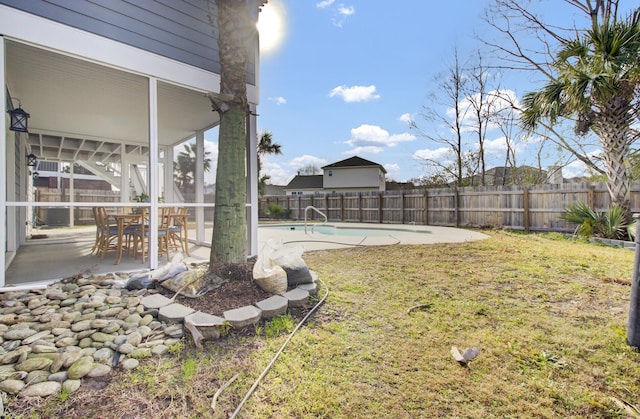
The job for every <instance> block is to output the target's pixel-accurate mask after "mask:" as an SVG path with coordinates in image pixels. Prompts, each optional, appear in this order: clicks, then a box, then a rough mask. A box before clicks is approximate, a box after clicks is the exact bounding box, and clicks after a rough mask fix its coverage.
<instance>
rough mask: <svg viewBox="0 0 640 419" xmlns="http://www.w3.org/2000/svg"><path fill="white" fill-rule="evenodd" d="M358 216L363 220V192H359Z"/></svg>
mask: <svg viewBox="0 0 640 419" xmlns="http://www.w3.org/2000/svg"><path fill="white" fill-rule="evenodd" d="M358 216H359V217H360V222H362V192H358Z"/></svg>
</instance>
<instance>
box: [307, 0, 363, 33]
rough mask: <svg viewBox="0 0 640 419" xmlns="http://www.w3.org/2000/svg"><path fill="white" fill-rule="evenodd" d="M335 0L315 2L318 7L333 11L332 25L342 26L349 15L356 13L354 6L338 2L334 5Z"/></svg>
mask: <svg viewBox="0 0 640 419" xmlns="http://www.w3.org/2000/svg"><path fill="white" fill-rule="evenodd" d="M334 3H335V0H322V1H319V2H318V3H316V7H317V8H318V9H328V10H330V11H331V12H332V13H333V17H332V18H331V23H332V24H333V26H335V27H338V28H342V26H343V25H344V23H345V22H346V20H347V18H348V17H349V16H353V15H354V14H355V13H356V8H355V7H353V6H348V5H345V4H344V3H338V4H336V5H334Z"/></svg>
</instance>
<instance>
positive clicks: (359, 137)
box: [345, 124, 416, 153]
mask: <svg viewBox="0 0 640 419" xmlns="http://www.w3.org/2000/svg"><path fill="white" fill-rule="evenodd" d="M415 139H416V136H415V135H413V134H409V133H407V132H403V133H401V134H393V135H391V134H389V132H388V131H386V130H384V129H382V128H380V127H379V126H377V125H368V124H362V125H360V126H359V127H357V128H352V129H351V138H350V139H349V140H348V141H346V142H345V143H346V144H349V145H350V146H355V147H381V148H384V147H395V146H397V145H398V143H401V142H407V141H413V140H415ZM380 151H382V150H379V151H373V149H372V150H371V151H369V152H375V153H379V152H380Z"/></svg>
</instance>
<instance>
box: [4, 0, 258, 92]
mask: <svg viewBox="0 0 640 419" xmlns="http://www.w3.org/2000/svg"><path fill="white" fill-rule="evenodd" d="M0 4H5V5H7V6H10V7H13V8H15V9H18V10H22V11H24V12H28V13H31V14H34V15H37V16H40V17H43V18H46V19H49V20H53V21H55V22H58V23H62V24H64V25H67V26H70V27H74V28H77V29H80V30H83V31H86V32H89V33H93V34H96V35H100V36H103V37H105V38H108V39H112V40H114V41H118V42H121V43H124V44H126V45H130V46H133V47H136V48H140V49H143V50H145V51H149V52H152V53H154V54H158V55H161V56H163V57H167V58H170V59H173V60H176V61H179V62H182V63H185V64H189V65H192V66H194V67H197V68H201V69H204V70H207V71H211V72H213V73H217V74H219V73H220V62H219V53H218V44H217V41H216V39H215V38H214V33H216V32H217V29H216V28H215V25H216V20H217V16H216V10H215V2H214V1H209V2H207V0H135V1H133V0H131V1H127V0H48V1H45V0H29V1H24V0H0ZM210 8H211V9H210ZM210 19H211V22H212V23H211V22H210ZM255 79H256V77H255V54H253V53H251V52H250V53H249V64H248V71H247V82H248V83H250V84H254V85H255Z"/></svg>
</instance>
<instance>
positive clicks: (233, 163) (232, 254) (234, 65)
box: [209, 0, 257, 273]
mask: <svg viewBox="0 0 640 419" xmlns="http://www.w3.org/2000/svg"><path fill="white" fill-rule="evenodd" d="M215 3H216V6H217V12H218V16H217V24H218V25H217V29H218V31H217V32H218V47H219V51H220V93H219V94H210V95H209V99H210V100H211V103H212V106H213V107H214V109H216V110H217V111H218V112H219V114H220V128H219V130H218V167H217V172H216V206H215V209H214V213H213V214H214V215H213V236H212V238H211V254H210V257H209V271H210V272H212V273H220V272H221V271H222V269H221V268H222V267H223V266H225V265H227V264H243V263H245V261H246V256H247V242H248V238H247V212H246V202H247V198H246V197H247V185H246V179H245V173H246V164H245V163H246V155H247V146H246V138H247V137H246V135H247V125H246V119H247V115H248V114H249V104H248V100H247V74H246V68H247V61H248V56H249V45H250V44H251V43H253V42H255V40H256V39H257V34H256V31H257V28H256V22H255V19H254V18H253V17H252V13H251V10H250V7H251V6H250V4H251V5H253V4H254V3H253V2H247V1H229V0H216V2H215Z"/></svg>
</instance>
